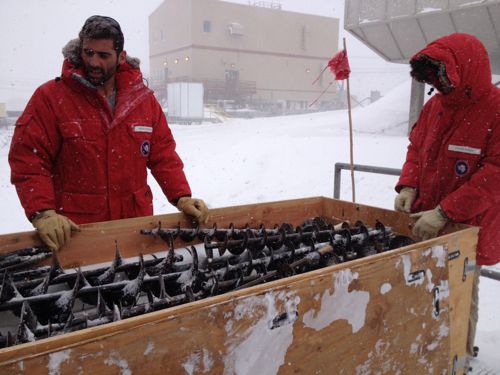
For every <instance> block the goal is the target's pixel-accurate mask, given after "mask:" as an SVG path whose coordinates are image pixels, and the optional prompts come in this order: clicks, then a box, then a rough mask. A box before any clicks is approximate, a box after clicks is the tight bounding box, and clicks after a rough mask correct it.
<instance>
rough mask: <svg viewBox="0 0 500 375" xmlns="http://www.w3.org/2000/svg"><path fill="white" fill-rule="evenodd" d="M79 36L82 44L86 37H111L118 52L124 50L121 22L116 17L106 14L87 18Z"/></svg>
mask: <svg viewBox="0 0 500 375" xmlns="http://www.w3.org/2000/svg"><path fill="white" fill-rule="evenodd" d="M78 37H79V38H80V45H81V44H82V43H83V40H84V39H111V40H113V48H114V49H115V51H116V53H120V52H121V51H123V45H124V43H125V41H124V38H123V33H122V29H121V27H120V24H119V23H118V22H117V21H116V20H115V19H113V18H111V17H106V16H92V17H89V18H87V20H86V21H85V23H84V24H83V27H82V30H80V34H78Z"/></svg>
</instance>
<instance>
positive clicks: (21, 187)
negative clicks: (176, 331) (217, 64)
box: [9, 16, 208, 250]
mask: <svg viewBox="0 0 500 375" xmlns="http://www.w3.org/2000/svg"><path fill="white" fill-rule="evenodd" d="M123 45H124V38H123V33H122V31H121V28H120V25H119V24H118V22H116V21H115V20H114V19H112V18H110V17H104V16H92V17H90V18H88V19H87V20H86V21H85V24H84V25H83V27H82V29H81V31H80V33H79V38H78V39H75V40H74V41H71V42H70V43H68V45H67V46H66V47H65V48H64V49H63V54H64V57H65V59H64V62H63V67H62V75H61V77H58V78H56V79H54V80H52V81H49V82H47V83H45V84H43V85H42V86H40V87H39V88H38V89H37V90H36V91H35V93H34V94H33V96H32V97H31V99H30V101H29V103H28V105H27V106H26V109H25V110H24V112H23V114H22V115H21V117H20V118H19V119H18V121H17V124H16V129H15V132H14V136H13V138H12V144H11V149H10V153H9V163H10V166H11V171H12V174H11V180H12V183H13V184H14V185H15V186H16V190H17V194H18V196H19V199H20V201H21V204H22V205H23V207H24V209H25V212H26V216H27V217H28V218H29V220H30V221H31V222H32V223H33V225H34V226H35V228H36V229H37V230H38V233H39V235H40V237H41V239H42V240H43V241H44V242H45V243H46V244H47V246H49V247H50V248H52V249H54V250H57V249H58V248H59V247H61V246H62V245H64V243H66V242H67V241H68V240H69V238H70V234H71V231H72V230H78V226H77V224H81V223H90V222H98V221H106V220H115V219H123V218H130V217H137V216H147V215H152V214H153V197H152V193H151V189H150V188H149V186H148V184H147V168H149V169H150V170H151V172H152V174H153V176H154V177H155V179H156V181H157V182H158V184H159V185H160V187H161V188H162V190H163V192H164V194H165V195H166V197H167V199H168V200H169V201H170V202H171V203H172V204H174V205H176V206H177V208H178V209H179V210H181V211H183V212H184V213H186V214H188V215H190V216H193V217H194V218H195V219H196V220H197V221H198V222H201V223H203V222H205V221H206V220H207V217H208V209H207V207H206V205H205V203H204V202H203V201H202V200H201V199H193V198H191V190H190V188H189V184H188V182H187V180H186V176H185V175H184V171H183V163H182V161H181V159H180V158H179V156H178V155H177V153H176V151H175V141H174V139H173V137H172V133H171V131H170V129H169V128H168V125H167V121H166V119H165V115H164V113H163V111H162V109H161V106H160V105H159V103H158V101H157V100H156V98H155V97H154V95H153V92H152V91H151V90H150V89H148V88H147V87H146V86H145V85H144V83H143V78H142V74H141V71H140V69H139V61H138V60H137V59H134V58H130V57H128V56H127V54H126V52H125V51H124V50H123ZM76 223H77V224H76Z"/></svg>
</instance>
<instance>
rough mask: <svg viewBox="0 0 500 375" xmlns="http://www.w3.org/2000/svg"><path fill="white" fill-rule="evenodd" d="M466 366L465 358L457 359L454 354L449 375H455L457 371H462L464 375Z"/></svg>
mask: <svg viewBox="0 0 500 375" xmlns="http://www.w3.org/2000/svg"><path fill="white" fill-rule="evenodd" d="M466 365H467V357H460V358H458V356H457V355H456V354H455V356H454V357H453V367H452V368H451V375H456V374H457V371H458V369H464V374H465V373H466V371H465V366H466Z"/></svg>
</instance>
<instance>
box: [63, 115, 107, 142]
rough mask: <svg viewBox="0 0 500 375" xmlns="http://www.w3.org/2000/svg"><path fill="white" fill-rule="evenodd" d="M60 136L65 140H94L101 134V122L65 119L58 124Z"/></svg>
mask: <svg viewBox="0 0 500 375" xmlns="http://www.w3.org/2000/svg"><path fill="white" fill-rule="evenodd" d="M59 131H60V132H61V136H62V137H63V138H64V139H67V140H72V139H73V140H77V139H80V140H84V141H95V140H97V139H99V138H100V137H102V136H103V132H102V128H101V124H100V122H98V121H87V120H82V121H78V120H75V121H66V122H62V123H61V124H60V125H59Z"/></svg>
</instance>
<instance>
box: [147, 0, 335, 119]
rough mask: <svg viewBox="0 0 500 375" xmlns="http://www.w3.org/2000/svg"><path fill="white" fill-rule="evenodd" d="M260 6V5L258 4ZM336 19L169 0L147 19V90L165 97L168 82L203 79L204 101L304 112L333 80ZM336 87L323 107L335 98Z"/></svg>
mask: <svg viewBox="0 0 500 375" xmlns="http://www.w3.org/2000/svg"><path fill="white" fill-rule="evenodd" d="M257 4H259V5H257ZM338 29H339V20H338V19H336V18H330V17H323V16H315V15H307V14H301V13H295V12H289V11H284V10H282V9H281V7H280V6H279V5H278V4H277V3H275V2H273V3H271V2H267V3H265V2H256V5H241V4H234V3H228V2H224V1H217V0H165V1H164V2H163V3H162V4H161V5H160V6H159V7H158V8H157V9H156V10H155V11H154V12H153V13H152V14H151V15H150V16H149V44H150V69H151V77H150V81H151V82H150V85H151V87H152V88H153V89H154V90H155V91H156V93H157V95H158V96H159V97H160V99H164V97H165V95H166V85H167V84H168V83H169V82H175V81H187V82H202V83H203V85H204V91H205V102H212V103H215V102H219V103H220V102H221V101H229V102H232V103H236V104H239V105H249V106H251V107H254V108H258V107H260V108H262V109H270V108H279V109H281V110H282V111H285V112H294V111H300V110H304V109H306V108H307V107H308V105H309V104H310V103H311V102H313V101H314V100H315V99H316V98H317V97H318V96H319V95H320V94H321V92H322V91H324V90H325V89H326V88H327V86H328V84H329V83H330V82H331V81H332V75H331V73H330V72H325V73H324V74H323V75H322V78H321V79H320V80H319V81H318V82H317V83H316V84H315V85H312V82H313V81H314V80H315V79H316V77H317V76H318V75H319V73H320V72H321V70H322V69H323V68H324V67H325V66H326V64H327V63H328V60H329V59H330V58H331V56H332V55H333V54H334V53H335V52H336V51H337V50H338V32H339V30H338ZM336 88H337V85H336V84H333V85H332V86H331V87H330V88H329V89H328V91H327V93H326V94H325V95H323V96H322V97H321V99H320V101H319V102H318V106H321V107H329V106H330V107H331V106H333V105H335V101H336V100H337V93H336V92H337V89H336Z"/></svg>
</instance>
